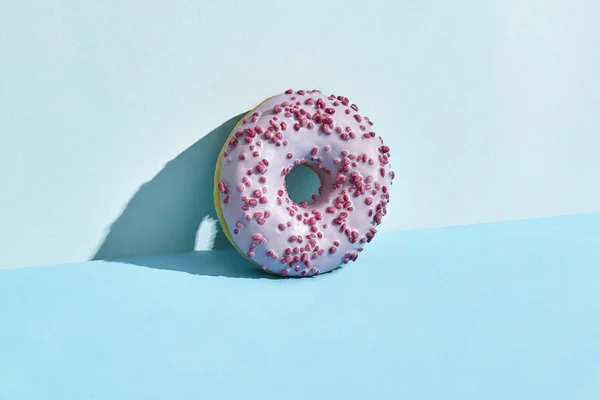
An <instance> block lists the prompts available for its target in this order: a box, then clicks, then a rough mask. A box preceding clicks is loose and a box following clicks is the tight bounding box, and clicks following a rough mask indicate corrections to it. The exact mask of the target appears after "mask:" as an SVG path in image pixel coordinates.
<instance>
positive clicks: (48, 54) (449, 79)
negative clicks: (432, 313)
mask: <svg viewBox="0 0 600 400" xmlns="http://www.w3.org/2000/svg"><path fill="white" fill-rule="evenodd" d="M598 20H600V3H598V2H596V1H567V0H558V1H551V0H546V1H541V0H540V1H538V0H525V1H519V0H502V1H485V2H482V1H475V0H473V1H467V0H457V1H453V2H449V1H442V0H438V1H394V0H388V1H385V0H371V1H362V0H361V1H350V0H339V1H327V2H322V1H320V0H314V1H313V0H306V1H303V2H301V3H297V2H296V3H290V2H286V1H281V0H261V1H259V2H252V1H245V0H237V1H233V0H229V1H208V0H204V1H197V0H195V1H177V2H173V1H158V0H143V1H141V0H140V1H127V2H122V1H116V0H109V1H103V2H97V1H73V0H62V1H59V2H57V1H12V2H9V1H6V0H0V171H1V172H0V190H1V196H0V224H1V229H0V267H8V266H19V265H32V264H48V263H58V262H67V261H76V260H85V259H88V258H90V257H93V256H94V255H99V256H103V255H105V256H110V255H111V254H113V255H126V254H127V253H130V254H135V253H139V254H142V253H148V252H153V251H180V250H190V249H193V248H194V242H195V232H196V229H197V227H198V225H199V224H200V221H201V220H202V219H203V218H204V217H205V216H207V215H209V216H210V215H211V213H212V210H211V209H210V202H209V201H207V199H208V198H209V197H208V196H207V194H206V193H207V191H209V190H210V187H209V186H210V175H211V173H212V172H211V171H210V168H211V167H212V165H211V164H212V160H211V158H212V157H213V153H214V151H216V150H215V149H216V147H218V146H217V145H218V143H219V140H222V135H223V134H225V132H226V130H227V128H228V127H230V126H231V123H232V120H230V119H231V118H232V117H234V116H236V115H238V114H240V113H242V112H244V111H246V110H248V109H249V108H251V107H252V106H253V105H255V104H256V103H257V102H259V101H260V100H262V99H263V98H264V97H267V96H269V95H271V94H274V93H277V92H279V91H281V90H284V89H287V88H288V87H295V88H299V87H318V88H321V89H323V90H325V91H327V92H334V93H343V94H345V95H347V96H348V97H350V98H351V99H353V100H355V101H356V102H357V103H359V104H360V105H361V108H362V109H363V110H365V113H367V114H368V115H369V116H370V117H371V118H372V119H373V120H374V121H375V122H376V126H375V127H376V128H377V129H378V133H380V134H382V135H383V136H384V137H385V138H386V140H387V142H388V143H389V145H390V147H391V148H392V150H393V157H392V162H393V165H394V166H395V168H396V170H397V176H398V178H397V181H396V183H397V184H395V185H394V186H395V190H394V192H393V201H392V207H391V210H390V213H389V214H388V217H389V218H388V220H387V221H386V222H385V225H384V228H385V229H384V230H396V229H410V228H423V227H432V226H444V225H457V224H470V223H476V222H484V221H498V220H507V219H520V218H529V217H537V216H549V215H558V214H569V213H581V212H587V211H598V210H600V184H598V183H597V180H598V178H597V175H598V171H600V161H599V158H600V157H599V156H598V154H600V111H599V110H600V91H599V89H600V50H599V49H600V29H598V28H597V21H598ZM227 121H229V125H227V124H225V125H224V126H222V124H223V123H226V122H227ZM233 122H234V121H233ZM220 126H221V128H220V129H217V130H215V128H217V127H220ZM210 133H212V134H210ZM170 160H173V161H172V162H171V163H168V162H169V161H170ZM145 183H147V184H146V185H144V184H145ZM142 185H143V186H142ZM122 212H123V215H122V216H121V217H120V215H121V213H122ZM113 222H114V225H113V229H112V230H111V234H109V235H108V236H107V237H106V240H105V235H106V234H107V233H108V232H109V229H110V227H111V224H113ZM217 239H219V238H217ZM97 251H98V252H97Z"/></svg>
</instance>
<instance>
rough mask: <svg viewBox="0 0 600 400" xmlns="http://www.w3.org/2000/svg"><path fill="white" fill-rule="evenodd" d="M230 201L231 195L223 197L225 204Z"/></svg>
mask: <svg viewBox="0 0 600 400" xmlns="http://www.w3.org/2000/svg"><path fill="white" fill-rule="evenodd" d="M230 201H231V197H229V195H227V196H225V198H224V199H223V203H224V204H229V202H230Z"/></svg>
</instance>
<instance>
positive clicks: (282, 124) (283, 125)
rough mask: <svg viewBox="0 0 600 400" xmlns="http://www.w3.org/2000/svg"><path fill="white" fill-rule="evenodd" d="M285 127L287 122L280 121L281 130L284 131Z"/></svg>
mask: <svg viewBox="0 0 600 400" xmlns="http://www.w3.org/2000/svg"><path fill="white" fill-rule="evenodd" d="M286 129H287V124H286V123H285V122H282V123H281V130H282V131H285V130H286Z"/></svg>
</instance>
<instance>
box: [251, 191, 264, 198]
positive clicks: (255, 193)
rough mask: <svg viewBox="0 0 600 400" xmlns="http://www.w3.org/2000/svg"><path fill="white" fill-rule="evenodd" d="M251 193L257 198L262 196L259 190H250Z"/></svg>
mask: <svg viewBox="0 0 600 400" xmlns="http://www.w3.org/2000/svg"><path fill="white" fill-rule="evenodd" d="M252 194H254V197H257V198H261V197H262V192H261V191H260V190H258V189H257V190H255V191H254V192H252Z"/></svg>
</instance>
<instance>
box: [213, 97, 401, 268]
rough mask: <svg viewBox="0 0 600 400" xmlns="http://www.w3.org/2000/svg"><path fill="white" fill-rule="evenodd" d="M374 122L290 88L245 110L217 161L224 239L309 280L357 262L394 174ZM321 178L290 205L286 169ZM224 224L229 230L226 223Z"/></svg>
mask: <svg viewBox="0 0 600 400" xmlns="http://www.w3.org/2000/svg"><path fill="white" fill-rule="evenodd" d="M389 158H390V153H389V148H388V147H387V146H385V145H384V144H383V140H382V139H381V137H379V136H378V135H377V134H375V132H374V131H373V123H372V121H370V120H369V118H367V117H365V116H363V115H361V114H360V112H359V108H358V107H357V106H356V105H355V104H352V103H350V101H349V100H348V99H347V98H345V97H343V96H336V95H330V96H328V95H324V94H323V93H321V92H320V91H312V90H307V91H304V90H298V91H292V90H288V91H286V92H285V93H283V94H280V95H277V96H274V97H271V98H269V99H267V100H265V101H264V102H263V103H261V104H260V105H259V106H258V107H257V108H256V109H254V110H252V111H251V112H250V113H248V114H247V115H246V116H245V117H244V119H243V120H242V121H240V123H238V125H237V126H236V127H235V128H234V130H233V131H232V132H231V134H230V137H229V138H228V140H227V142H226V144H225V147H224V149H223V151H222V152H221V155H220V157H219V160H218V165H217V173H216V176H215V183H216V184H215V202H216V203H217V204H216V206H217V209H218V210H219V217H220V220H221V223H222V224H223V223H225V225H226V228H227V232H226V233H227V236H228V237H229V238H230V240H231V241H232V242H233V244H234V245H235V246H236V247H237V248H238V250H240V252H242V253H244V254H245V255H246V257H247V258H249V259H250V260H251V261H253V262H255V263H256V264H258V265H259V266H260V267H261V268H262V269H263V270H266V271H268V272H272V273H275V274H281V275H284V276H299V277H300V276H312V275H315V274H319V273H324V272H328V271H331V270H332V269H335V268H337V267H338V266H340V265H341V264H344V263H348V262H350V261H355V260H356V259H357V258H358V253H360V252H361V251H362V250H363V246H364V244H365V243H368V242H370V241H371V240H372V239H373V237H374V236H375V234H376V233H377V230H376V228H375V227H376V226H377V225H379V224H380V223H381V220H382V218H383V216H384V215H385V214H386V205H387V204H388V202H389V191H388V189H389V186H390V185H391V184H392V180H393V178H394V172H393V171H392V170H391V166H390V163H389ZM300 164H304V165H305V166H309V167H311V168H312V169H313V170H314V171H315V172H316V173H317V174H318V175H319V178H320V180H321V183H322V186H321V188H320V189H319V194H316V195H313V200H312V201H311V202H310V203H306V202H301V203H299V204H296V203H294V202H293V201H292V200H291V199H290V198H289V197H288V194H287V189H286V187H285V175H287V174H288V173H289V172H290V171H291V170H292V169H293V168H294V167H295V166H298V165H300ZM224 228H225V227H224Z"/></svg>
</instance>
